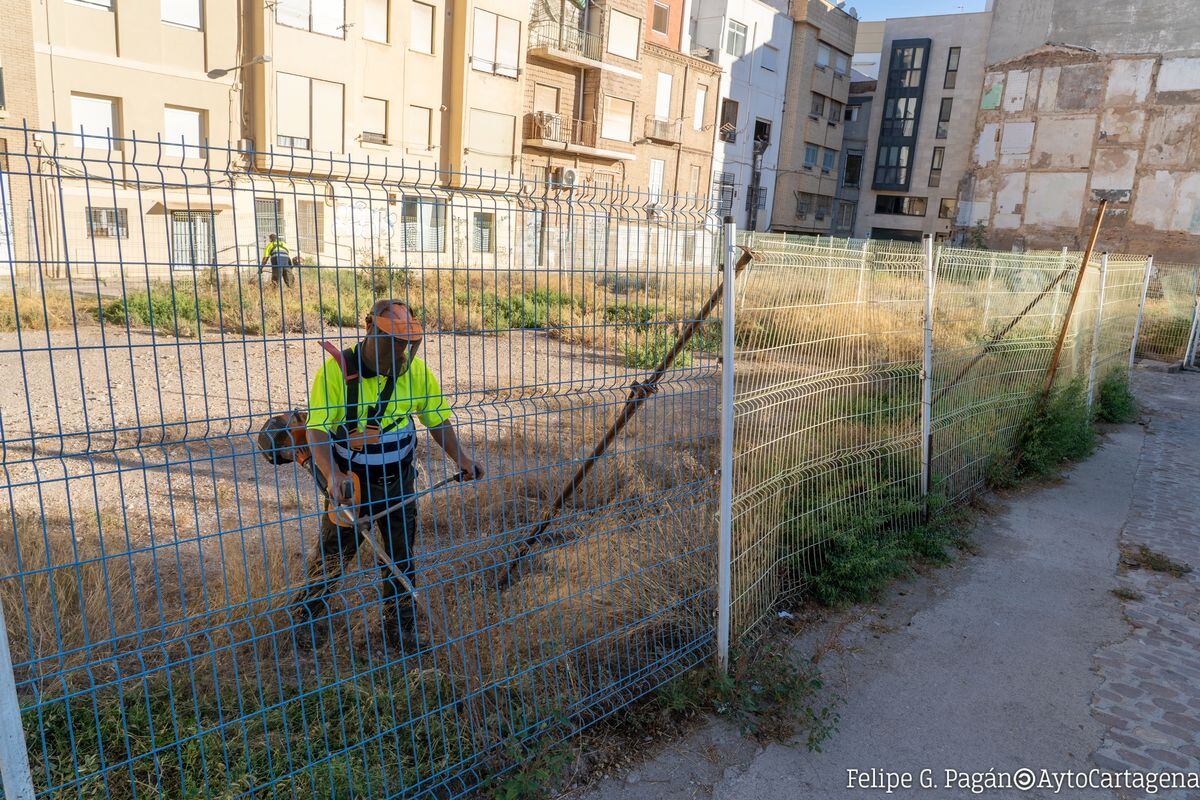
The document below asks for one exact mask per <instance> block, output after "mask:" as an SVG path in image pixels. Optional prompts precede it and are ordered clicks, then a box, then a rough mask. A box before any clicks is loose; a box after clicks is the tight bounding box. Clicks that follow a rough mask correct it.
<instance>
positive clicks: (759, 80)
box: [690, 0, 793, 231]
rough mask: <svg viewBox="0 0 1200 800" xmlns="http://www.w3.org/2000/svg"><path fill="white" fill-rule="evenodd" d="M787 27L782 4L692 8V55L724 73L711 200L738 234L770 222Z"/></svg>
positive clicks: (747, 1)
mask: <svg viewBox="0 0 1200 800" xmlns="http://www.w3.org/2000/svg"><path fill="white" fill-rule="evenodd" d="M792 25H793V22H792V18H791V17H790V16H789V14H788V5H787V2H786V0H694V2H693V4H692V9H691V25H690V30H691V39H692V41H691V46H692V52H693V53H694V54H696V55H700V56H702V57H704V58H707V59H708V60H710V61H713V62H714V63H716V64H719V65H720V66H721V69H722V74H721V88H720V97H721V100H720V106H719V107H718V112H717V121H716V124H717V125H718V131H717V143H716V148H715V150H714V153H713V169H712V175H713V178H712V182H713V196H714V198H716V200H717V201H718V204H719V207H720V208H719V210H720V213H721V214H722V215H726V214H731V215H732V216H733V218H734V221H735V222H736V223H737V226H738V228H739V229H743V230H758V231H763V230H766V229H767V227H768V226H769V225H770V222H771V209H772V205H773V202H774V197H773V193H774V191H775V171H776V165H777V163H778V160H779V140H780V133H781V127H782V125H783V102H784V87H785V84H786V82H787V74H788V58H789V55H790V49H791V42H792ZM705 50H706V51H707V52H704V51H705Z"/></svg>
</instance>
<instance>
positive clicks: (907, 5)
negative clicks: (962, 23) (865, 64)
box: [846, 0, 986, 20]
mask: <svg viewBox="0 0 1200 800" xmlns="http://www.w3.org/2000/svg"><path fill="white" fill-rule="evenodd" d="M985 5H986V1H985V0H846V7H847V8H850V7H851V6H853V7H854V8H856V9H858V18H859V19H865V20H872V19H887V18H888V17H923V16H925V15H927V14H954V13H955V12H958V11H983V7H984V6H985Z"/></svg>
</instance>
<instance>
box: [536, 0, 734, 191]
mask: <svg viewBox="0 0 1200 800" xmlns="http://www.w3.org/2000/svg"><path fill="white" fill-rule="evenodd" d="M683 16H684V3H683V0H648V1H642V2H639V1H638V0H607V1H606V2H603V3H586V4H585V5H583V6H582V7H580V6H579V5H577V4H576V3H575V2H574V0H536V2H535V3H534V6H533V9H532V11H531V23H530V26H531V35H530V44H529V60H528V65H527V71H526V76H525V87H524V106H523V107H524V108H525V114H524V120H523V135H522V149H523V152H522V159H521V160H522V165H523V167H524V171H525V174H526V175H527V176H529V177H533V178H536V179H545V180H546V181H547V182H548V183H549V184H550V185H552V186H556V187H560V188H562V189H565V190H569V189H571V188H572V187H575V186H589V187H593V188H594V189H599V190H602V191H603V190H615V189H618V188H630V189H632V190H634V191H636V192H639V193H641V194H643V195H644V197H643V199H644V200H645V201H646V202H647V203H653V202H654V200H655V198H657V197H660V196H662V195H664V194H668V193H679V194H684V193H690V194H700V193H702V192H703V190H704V188H705V187H707V183H708V180H709V174H710V171H711V153H712V138H713V130H714V127H715V125H714V123H715V116H716V104H717V84H718V76H719V68H718V67H716V66H715V65H713V64H711V63H709V62H707V61H704V60H702V59H698V58H694V57H692V56H691V55H689V54H687V53H685V52H683V50H682V44H683V40H684V33H683V29H684V26H683V21H684V20H683Z"/></svg>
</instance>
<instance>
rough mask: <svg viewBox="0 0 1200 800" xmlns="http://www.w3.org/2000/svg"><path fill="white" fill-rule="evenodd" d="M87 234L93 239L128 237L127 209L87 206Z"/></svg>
mask: <svg viewBox="0 0 1200 800" xmlns="http://www.w3.org/2000/svg"><path fill="white" fill-rule="evenodd" d="M87 213H88V236H90V237H92V238H93V239H128V238H129V209H127V208H97V207H95V206H88V210H87Z"/></svg>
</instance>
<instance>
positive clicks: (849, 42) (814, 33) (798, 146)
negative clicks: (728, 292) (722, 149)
mask: <svg viewBox="0 0 1200 800" xmlns="http://www.w3.org/2000/svg"><path fill="white" fill-rule="evenodd" d="M792 13H793V18H794V19H795V23H796V24H795V26H794V27H793V28H792V46H791V59H790V63H789V64H788V81H787V94H786V100H785V103H784V115H783V131H782V134H781V138H780V145H779V146H780V149H779V162H778V172H777V176H776V181H775V203H774V206H773V209H772V214H771V229H772V230H774V231H780V232H787V233H807V234H828V233H829V231H830V229H831V227H832V225H833V220H834V215H835V213H836V207H835V206H836V204H835V202H834V196H835V195H836V194H837V187H838V181H839V180H840V169H841V165H842V162H843V159H842V137H843V133H844V129H845V119H844V112H845V108H846V100H847V98H848V96H849V92H850V68H849V64H850V58H851V56H852V55H853V53H854V41H855V36H856V35H857V28H858V20H857V19H855V18H854V17H852V16H850V15H849V14H847V13H846V12H845V11H844V10H843V9H842V8H840V7H838V6H835V5H833V4H831V3H828V2H826V0H806V2H801V3H797V4H795V5H794V6H793V11H792ZM825 52H831V53H832V57H831V58H829V59H826V58H825V56H824V55H821V57H820V58H818V54H819V53H822V54H823V53H825ZM826 60H828V61H829V63H828V64H827V65H826V64H821V63H818V61H826ZM839 64H841V67H840V68H839ZM814 102H819V103H820V104H821V113H819V114H818V113H815V105H814ZM814 149H815V152H816V153H817V158H816V160H815V162H814V161H812V159H811V153H812V152H814Z"/></svg>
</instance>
